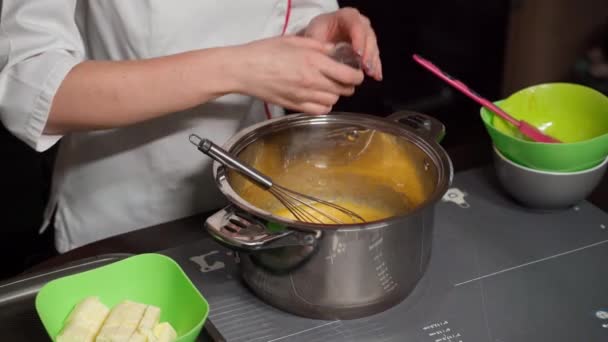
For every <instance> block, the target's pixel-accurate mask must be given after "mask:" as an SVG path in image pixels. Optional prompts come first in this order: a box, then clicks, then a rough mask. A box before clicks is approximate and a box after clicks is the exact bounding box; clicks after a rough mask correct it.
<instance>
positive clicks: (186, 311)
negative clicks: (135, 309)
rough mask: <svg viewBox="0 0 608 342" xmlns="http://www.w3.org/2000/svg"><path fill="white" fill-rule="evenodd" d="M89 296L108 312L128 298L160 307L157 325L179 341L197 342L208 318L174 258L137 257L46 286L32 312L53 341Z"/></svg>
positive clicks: (203, 304)
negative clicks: (172, 332)
mask: <svg viewBox="0 0 608 342" xmlns="http://www.w3.org/2000/svg"><path fill="white" fill-rule="evenodd" d="M88 296H97V297H99V299H100V300H101V301H102V302H103V303H104V304H105V305H107V306H109V307H110V308H112V307H113V306H114V305H116V304H118V303H119V302H121V301H123V300H126V299H128V300H132V301H136V302H140V303H144V304H148V305H155V306H158V307H159V308H160V309H161V322H169V323H170V324H171V325H172V326H173V328H175V330H176V332H177V335H178V339H177V341H179V342H194V341H196V338H197V336H198V335H199V334H200V332H201V329H202V327H203V324H204V323H205V320H206V319H207V315H208V314H209V304H208V303H207V301H206V300H205V298H204V297H203V296H202V295H201V293H200V292H199V291H198V290H197V288H196V287H195V286H194V284H192V282H191V281H190V279H189V278H188V277H187V276H186V274H185V273H184V271H183V270H182V269H181V267H180V266H179V265H178V264H177V263H176V262H175V261H174V260H173V259H171V258H169V257H166V256H164V255H160V254H153V253H150V254H140V255H136V256H133V257H129V258H127V259H124V260H121V261H117V262H115V263H112V264H109V265H106V266H102V267H99V268H96V269H93V270H90V271H85V272H82V273H78V274H75V275H70V276H66V277H63V278H59V279H56V280H53V281H50V282H48V283H47V284H46V285H45V286H44V287H43V288H42V289H41V290H40V292H39V293H38V295H37V296H36V311H37V312H38V316H39V317H40V320H41V321H42V324H43V325H44V328H45V329H46V331H47V333H48V334H49V336H50V337H51V339H52V340H53V341H55V337H56V336H57V335H58V334H59V332H60V331H61V329H62V327H63V323H64V320H65V319H66V318H67V316H68V314H69V313H70V312H71V311H72V309H73V308H74V306H75V305H76V304H77V303H78V302H80V301H81V300H82V299H84V298H85V297H88Z"/></svg>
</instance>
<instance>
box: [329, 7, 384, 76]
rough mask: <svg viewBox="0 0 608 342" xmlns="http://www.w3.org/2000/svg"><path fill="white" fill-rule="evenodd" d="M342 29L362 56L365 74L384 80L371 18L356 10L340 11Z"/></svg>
mask: <svg viewBox="0 0 608 342" xmlns="http://www.w3.org/2000/svg"><path fill="white" fill-rule="evenodd" d="M338 19H339V25H340V29H341V30H342V31H344V32H345V33H347V34H348V35H349V36H350V40H351V44H352V46H353V48H354V49H355V51H357V53H358V54H359V55H360V56H361V58H362V62H363V69H364V71H365V73H366V74H367V75H368V76H370V77H373V78H374V79H376V80H378V81H380V80H382V63H381V61H380V52H379V48H378V41H377V38H376V33H375V32H374V29H373V28H372V26H371V22H370V20H369V18H367V17H366V16H364V15H362V14H361V13H360V12H359V11H358V10H356V9H354V8H343V9H341V10H339V11H338Z"/></svg>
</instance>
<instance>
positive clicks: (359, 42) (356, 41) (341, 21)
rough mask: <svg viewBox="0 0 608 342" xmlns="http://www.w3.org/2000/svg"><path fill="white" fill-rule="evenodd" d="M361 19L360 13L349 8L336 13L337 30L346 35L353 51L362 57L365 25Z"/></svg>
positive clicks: (365, 33)
mask: <svg viewBox="0 0 608 342" xmlns="http://www.w3.org/2000/svg"><path fill="white" fill-rule="evenodd" d="M361 17H362V16H361V13H359V11H358V10H356V9H354V8H351V7H346V8H343V9H341V10H339V11H338V12H337V18H338V26H339V30H340V31H341V32H343V33H345V34H348V36H349V37H350V42H351V44H352V46H353V49H355V51H356V52H357V53H358V54H359V55H360V56H364V53H365V48H366V43H367V32H366V25H364V23H363V21H362V19H361Z"/></svg>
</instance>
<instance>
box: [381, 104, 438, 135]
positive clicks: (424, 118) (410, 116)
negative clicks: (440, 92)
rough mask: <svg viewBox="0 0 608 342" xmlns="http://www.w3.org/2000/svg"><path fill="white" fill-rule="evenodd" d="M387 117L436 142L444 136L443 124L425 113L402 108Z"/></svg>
mask: <svg viewBox="0 0 608 342" xmlns="http://www.w3.org/2000/svg"><path fill="white" fill-rule="evenodd" d="M387 119H389V120H393V121H396V122H398V123H400V124H403V125H406V126H409V127H411V128H413V129H415V130H416V131H417V132H418V133H420V134H421V135H423V136H425V137H427V138H429V139H432V140H435V141H437V142H438V143H439V142H441V141H442V140H443V138H444V137H445V126H444V125H443V124H442V123H441V121H439V120H437V119H435V118H433V117H431V116H428V115H426V114H421V113H417V112H410V111H407V110H403V111H399V112H395V113H393V114H391V115H389V116H388V117H387Z"/></svg>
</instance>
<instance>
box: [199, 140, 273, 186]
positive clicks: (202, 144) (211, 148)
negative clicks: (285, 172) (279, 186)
mask: <svg viewBox="0 0 608 342" xmlns="http://www.w3.org/2000/svg"><path fill="white" fill-rule="evenodd" d="M190 142H191V143H192V144H193V145H194V146H196V147H197V148H198V150H199V151H201V152H203V153H204V154H206V155H207V156H209V157H211V158H212V159H213V160H215V161H217V162H219V163H220V164H222V165H224V166H226V167H229V168H231V169H233V170H235V171H237V172H239V173H241V174H242V175H243V176H245V177H247V178H249V180H251V181H253V182H255V183H257V184H258V185H260V186H262V187H263V188H264V189H270V188H271V187H272V185H273V184H272V181H271V180H270V178H268V177H266V176H264V175H263V174H261V173H260V172H258V171H257V170H255V169H253V168H251V167H249V166H246V165H245V164H243V163H241V162H240V161H239V160H238V159H237V158H235V157H233V156H232V155H230V153H228V152H226V150H224V149H223V148H221V147H219V146H218V145H216V144H214V143H213V142H212V141H211V140H209V139H203V138H201V137H199V136H198V135H196V134H191V135H190Z"/></svg>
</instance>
